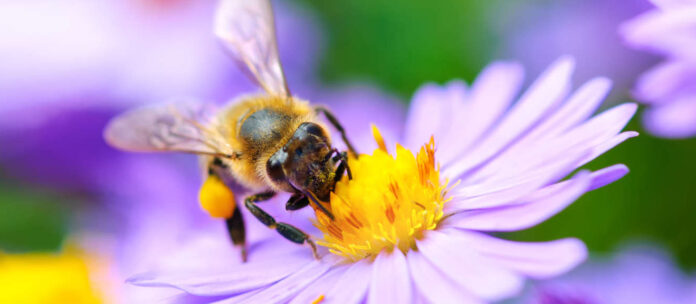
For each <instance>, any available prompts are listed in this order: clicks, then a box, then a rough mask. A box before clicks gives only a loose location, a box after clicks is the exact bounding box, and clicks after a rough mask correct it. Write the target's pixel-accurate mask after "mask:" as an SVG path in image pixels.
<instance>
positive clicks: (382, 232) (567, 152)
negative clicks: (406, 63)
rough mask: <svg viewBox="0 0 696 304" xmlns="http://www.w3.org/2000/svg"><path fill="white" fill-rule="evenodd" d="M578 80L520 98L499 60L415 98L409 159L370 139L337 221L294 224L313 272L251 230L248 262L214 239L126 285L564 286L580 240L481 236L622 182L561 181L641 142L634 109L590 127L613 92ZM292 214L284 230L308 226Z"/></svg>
mask: <svg viewBox="0 0 696 304" xmlns="http://www.w3.org/2000/svg"><path fill="white" fill-rule="evenodd" d="M573 68H574V63H573V60H572V59H569V58H563V59H561V60H559V61H557V62H556V63H554V64H553V65H552V66H551V67H550V68H549V69H548V70H547V71H546V72H544V73H543V74H542V75H541V76H540V77H539V78H538V79H537V80H536V81H535V82H534V84H532V85H531V87H530V88H529V89H528V90H527V91H526V92H525V93H523V94H522V95H521V96H520V97H517V95H518V92H519V89H520V86H521V83H522V78H523V75H522V74H523V70H522V68H521V67H520V66H519V65H517V64H514V63H506V62H498V63H494V64H492V65H490V66H489V67H488V68H486V69H485V70H484V71H483V72H482V73H481V75H480V76H479V77H478V79H477V80H476V81H475V82H474V83H473V85H472V86H471V87H468V86H467V85H465V84H464V83H462V82H456V81H455V82H451V83H449V84H447V85H445V86H437V85H426V86H424V87H423V88H421V89H420V90H419V91H418V92H417V93H416V94H415V97H414V98H413V101H412V105H411V109H410V111H409V115H408V118H407V122H406V124H405V126H404V129H403V134H402V137H401V141H400V142H402V143H403V144H404V146H405V147H406V148H404V147H400V146H398V147H397V148H396V152H395V153H394V155H392V154H389V153H388V151H389V150H392V151H393V150H394V149H393V148H390V147H388V146H387V145H386V144H385V142H384V141H383V140H382V137H381V136H380V134H379V132H375V138H376V139H377V140H376V141H377V144H378V147H379V148H378V149H377V150H375V152H374V153H373V154H371V155H367V154H366V155H362V156H360V158H358V159H354V160H352V161H351V168H352V170H354V171H353V172H354V176H353V179H352V180H350V181H349V180H347V178H344V179H343V180H342V181H341V182H339V183H338V184H337V186H336V190H335V192H334V194H333V195H332V198H331V204H330V206H328V207H329V208H331V211H332V212H333V213H334V215H335V220H333V221H332V220H329V219H328V218H327V217H326V216H325V215H324V214H323V213H317V214H316V216H317V219H316V221H315V222H314V224H315V228H312V227H309V226H308V225H306V224H305V225H302V223H306V222H307V221H300V226H302V227H303V228H304V229H306V230H307V231H308V232H310V233H311V234H313V235H321V236H322V237H319V240H318V243H319V244H321V245H322V246H323V247H324V250H323V251H321V252H320V253H321V256H322V258H321V259H320V260H315V259H313V258H312V254H311V252H310V250H309V249H308V248H304V247H300V246H297V245H294V244H291V243H289V242H287V241H285V240H283V239H282V238H280V237H278V236H277V235H275V234H273V233H272V231H266V232H265V233H263V231H262V230H257V229H259V227H260V224H258V223H254V221H248V222H249V223H248V225H249V226H252V227H254V229H253V230H254V231H258V232H256V233H257V234H256V235H254V236H251V237H249V239H250V244H251V246H250V249H249V252H250V254H249V261H248V262H247V263H245V264H242V263H240V262H239V252H237V251H235V249H233V248H232V247H231V246H229V244H228V242H227V241H225V234H224V231H222V229H220V231H218V232H217V234H216V235H210V234H205V233H203V234H201V235H200V236H198V237H194V238H192V239H191V240H190V242H189V243H188V244H187V245H185V246H182V247H181V248H180V249H179V251H172V252H171V254H169V255H168V256H166V257H162V260H161V263H160V264H159V265H155V266H153V269H152V271H150V272H147V273H144V274H141V275H138V276H135V277H133V278H131V279H130V282H131V283H133V284H136V285H139V286H147V287H173V288H176V289H179V290H181V291H183V292H184V293H183V294H184V295H185V296H186V297H187V299H189V300H190V299H192V297H193V298H195V299H198V300H201V301H209V302H212V301H217V300H221V301H220V303H237V302H241V303H283V302H288V301H289V302H291V303H310V302H312V301H325V302H329V303H334V302H340V303H358V302H363V301H367V302H370V303H408V302H419V301H420V302H433V303H445V302H452V303H469V302H473V303H477V302H484V301H493V300H499V299H503V298H506V297H510V296H512V295H515V294H517V293H518V292H520V290H521V288H522V285H523V282H524V279H525V278H550V277H553V276H556V275H559V274H562V273H564V272H566V271H568V270H569V269H571V268H573V267H575V266H576V265H577V264H578V263H580V262H581V261H583V260H584V259H585V256H586V249H585V246H584V245H583V243H582V242H581V241H579V240H577V239H573V238H568V239H562V240H556V241H551V242H540V243H521V242H513V241H507V240H503V239H499V238H496V237H493V236H491V235H490V234H489V233H493V232H505V231H516V230H521V229H525V228H528V227H531V226H534V225H536V224H538V223H540V222H542V221H544V220H546V219H547V218H549V217H551V216H552V215H554V214H556V213H557V212H559V211H561V210H563V209H564V208H565V207H566V206H567V205H569V204H570V203H572V202H573V201H574V200H575V199H577V198H578V197H579V196H581V195H582V194H584V193H585V192H588V191H591V190H593V189H596V188H599V187H602V186H604V185H606V184H609V183H611V182H613V181H615V180H617V179H619V178H621V177H622V176H623V175H625V174H626V173H627V172H628V169H627V168H626V167H625V166H623V165H614V166H611V167H608V168H604V169H601V170H598V171H596V172H588V171H581V172H579V173H577V174H575V175H573V176H572V177H570V178H568V179H566V180H563V181H561V180H562V179H563V178H564V177H566V176H567V175H568V174H570V173H571V172H573V171H574V170H575V169H577V168H578V167H580V166H582V165H584V164H585V163H587V162H588V161H590V160H592V159H594V158H595V157H597V156H599V155H601V154H602V153H604V152H605V151H607V150H609V149H611V148H613V147H614V146H616V145H617V144H619V143H621V142H623V141H624V140H626V139H627V138H630V137H633V136H635V135H636V133H635V132H621V130H622V129H623V127H624V126H625V124H626V123H627V122H628V121H629V120H630V119H631V117H632V116H633V114H634V113H635V110H636V106H635V105H634V104H623V105H619V106H616V107H614V108H612V109H610V110H607V111H605V112H603V113H601V114H599V115H596V116H592V114H593V112H594V111H595V110H596V109H597V107H598V106H599V105H600V103H601V102H602V100H603V99H604V97H605V96H606V94H607V93H608V91H609V88H610V81H609V80H607V79H605V78H596V79H593V80H591V81H589V82H588V83H586V84H585V85H583V86H582V87H580V88H579V89H578V90H576V91H575V92H573V93H571V92H570V89H571V84H570V77H571V74H572V71H573ZM387 127H388V126H387ZM390 132H391V134H395V133H399V131H390ZM432 138H434V141H432ZM429 139H431V141H430V142H429V143H428V140H429ZM423 143H428V144H426V145H425V146H422V145H423ZM409 149H410V150H409ZM417 149H420V150H417ZM361 150H362V149H361ZM435 150H437V153H436V152H435ZM363 151H364V150H363ZM411 151H420V152H418V153H417V154H415V153H413V152H411ZM282 199H284V198H280V200H282ZM276 202H277V201H276ZM266 204H267V205H266V206H272V205H273V204H272V203H271V202H269V203H266ZM276 205H280V203H278V204H276ZM271 213H272V214H273V215H276V212H271ZM278 213H280V212H278ZM280 214H282V213H280ZM300 214H301V215H300V216H297V215H296V214H293V215H292V216H291V218H289V219H288V220H292V218H297V217H310V216H312V215H311V214H310V213H300ZM280 217H281V218H282V217H283V216H282V215H280ZM248 218H251V217H248ZM286 218H287V216H286ZM317 229H318V230H317Z"/></svg>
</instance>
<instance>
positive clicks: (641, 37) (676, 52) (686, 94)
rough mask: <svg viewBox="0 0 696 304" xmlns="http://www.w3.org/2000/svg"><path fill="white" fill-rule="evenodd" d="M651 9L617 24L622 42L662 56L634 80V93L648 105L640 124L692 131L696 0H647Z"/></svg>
mask: <svg viewBox="0 0 696 304" xmlns="http://www.w3.org/2000/svg"><path fill="white" fill-rule="evenodd" d="M652 2H653V4H655V6H656V7H655V8H654V9H653V10H651V11H648V12H647V13H644V14H642V15H639V16H637V17H635V18H634V19H632V20H630V21H628V22H627V23H625V24H624V25H623V26H622V27H621V33H622V35H623V37H624V39H625V40H626V42H627V43H628V44H629V45H630V46H632V47H634V48H637V49H640V50H644V51H649V52H653V53H656V54H659V55H662V56H664V57H666V59H665V61H664V62H662V63H660V64H659V65H657V66H655V67H654V68H652V69H650V70H649V71H647V72H645V73H644V74H643V75H642V76H641V77H640V79H639V80H638V82H637V83H636V86H635V89H634V94H635V96H636V98H638V99H639V100H640V101H642V102H644V103H645V104H647V105H649V106H650V107H649V108H648V109H647V110H646V112H645V114H644V116H643V123H644V124H645V127H646V129H647V130H648V131H650V132H651V133H653V134H655V135H657V136H662V137H667V138H684V137H690V136H693V135H696V77H695V75H696V3H694V2H693V1H681V0H653V1H652Z"/></svg>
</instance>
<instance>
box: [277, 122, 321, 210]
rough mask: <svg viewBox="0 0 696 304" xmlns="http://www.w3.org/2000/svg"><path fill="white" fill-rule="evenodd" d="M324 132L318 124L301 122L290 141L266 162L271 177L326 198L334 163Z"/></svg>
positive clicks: (302, 190)
mask: <svg viewBox="0 0 696 304" xmlns="http://www.w3.org/2000/svg"><path fill="white" fill-rule="evenodd" d="M332 151H333V150H332V148H331V143H330V140H329V137H328V135H327V132H326V131H325V130H324V128H322V127H321V126H320V125H318V124H315V123H312V122H305V123H302V124H301V125H300V126H299V127H297V130H295V133H294V134H293V135H292V137H291V138H290V140H288V142H287V143H286V144H285V146H283V148H282V149H280V150H278V151H277V152H276V153H275V154H273V155H272V156H271V157H270V158H269V159H268V162H267V163H266V171H267V173H268V176H269V177H270V178H271V180H272V181H273V182H274V183H276V184H279V185H283V184H286V185H288V186H290V187H291V188H294V190H299V191H300V192H303V193H306V192H311V193H313V194H314V195H316V196H317V198H319V199H320V200H323V201H328V199H329V193H330V192H331V190H332V188H333V181H334V176H335V172H334V170H335V168H334V167H335V164H334V161H333V160H332V159H331V155H332Z"/></svg>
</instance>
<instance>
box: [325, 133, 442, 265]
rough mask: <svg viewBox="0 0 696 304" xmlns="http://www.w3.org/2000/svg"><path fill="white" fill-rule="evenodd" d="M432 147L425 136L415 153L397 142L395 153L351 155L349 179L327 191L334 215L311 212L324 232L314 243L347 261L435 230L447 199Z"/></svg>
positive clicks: (404, 247)
mask: <svg viewBox="0 0 696 304" xmlns="http://www.w3.org/2000/svg"><path fill="white" fill-rule="evenodd" d="M434 147H435V144H434V140H433V139H431V140H430V142H429V143H427V144H426V145H424V146H423V147H422V148H421V149H420V151H419V152H418V154H417V155H414V154H413V153H412V152H411V151H409V150H407V149H406V148H404V147H402V146H399V145H397V148H396V155H395V156H392V155H390V154H388V153H387V152H386V149H377V150H375V151H374V152H373V154H372V155H361V156H360V157H359V158H357V159H355V158H351V159H350V160H349V165H350V168H351V170H352V172H353V179H352V180H351V179H348V178H347V177H344V178H343V179H342V180H341V181H339V182H338V183H336V187H335V190H334V192H333V193H331V201H330V207H329V208H330V209H331V212H332V213H333V215H334V216H335V219H334V220H333V221H332V220H331V219H329V218H328V217H327V216H325V215H324V214H322V213H320V212H317V221H316V222H315V225H316V226H317V227H318V228H319V229H320V230H321V231H322V232H323V234H324V238H323V240H322V241H320V242H318V244H319V245H321V246H325V247H327V248H328V249H329V250H330V251H331V252H333V253H334V254H338V255H341V256H344V257H346V258H349V259H351V260H360V259H363V258H368V257H372V256H374V255H376V254H378V253H379V252H381V251H383V250H395V249H399V250H401V251H402V252H404V253H405V252H407V251H408V250H409V249H411V248H413V247H414V246H415V240H416V239H418V238H420V237H421V236H422V233H423V231H425V230H431V229H435V227H436V226H437V224H438V222H439V221H440V219H442V216H443V211H442V210H443V205H444V204H445V202H446V201H447V199H446V198H445V188H446V187H447V183H446V182H442V181H440V174H439V168H438V167H437V164H436V162H435V148H434Z"/></svg>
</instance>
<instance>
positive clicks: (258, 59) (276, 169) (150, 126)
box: [104, 0, 357, 260]
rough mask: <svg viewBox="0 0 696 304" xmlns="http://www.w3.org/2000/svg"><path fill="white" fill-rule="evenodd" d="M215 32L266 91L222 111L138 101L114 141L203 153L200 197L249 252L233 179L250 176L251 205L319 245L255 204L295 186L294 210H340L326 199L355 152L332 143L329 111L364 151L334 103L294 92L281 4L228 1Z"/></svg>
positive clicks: (298, 238)
mask: <svg viewBox="0 0 696 304" xmlns="http://www.w3.org/2000/svg"><path fill="white" fill-rule="evenodd" d="M215 34H216V36H217V37H218V38H219V40H220V41H221V42H222V44H223V46H224V47H225V49H226V50H228V51H229V52H230V53H231V54H232V55H233V56H232V57H233V58H234V59H236V60H237V61H238V62H239V63H240V66H242V67H243V70H244V71H245V72H247V74H248V75H250V76H251V77H250V78H252V80H255V82H256V83H257V84H258V85H259V86H260V87H261V88H262V89H263V91H264V93H261V94H256V95H248V96H242V97H239V98H237V99H236V100H235V101H232V102H230V103H229V104H228V105H226V106H224V107H222V108H221V109H219V110H217V111H214V110H213V109H211V108H210V106H209V105H202V104H171V105H163V106H150V107H144V108H140V109H135V110H132V111H130V112H126V113H124V114H121V115H120V116H118V117H116V118H114V119H113V120H112V121H111V122H110V123H109V124H108V126H107V127H106V129H105V131H104V137H105V139H106V141H107V142H108V143H109V144H110V145H112V146H114V147H116V148H119V149H123V150H127V151H139V152H155V151H170V152H185V153H193V154H198V155H200V156H201V162H202V163H203V164H204V169H205V174H206V180H205V182H204V183H203V186H202V187H201V191H200V197H199V199H200V203H201V205H202V207H203V208H204V209H205V210H206V211H208V213H209V214H210V215H211V216H213V217H216V218H224V219H225V220H226V223H227V228H228V231H229V235H230V238H231V239H232V242H233V244H234V245H237V246H241V247H242V250H241V252H242V259H243V260H246V255H247V253H246V241H245V231H244V220H243V217H242V213H241V212H240V209H239V208H238V205H237V204H236V201H235V196H234V193H233V192H232V190H231V189H232V188H234V185H241V186H243V188H246V189H247V190H250V191H255V192H256V193H257V194H254V195H251V196H248V197H246V198H245V199H244V207H245V208H247V209H248V210H249V211H250V212H251V214H253V215H254V217H256V218H257V219H258V220H259V221H261V222H262V223H263V224H264V225H266V226H268V227H269V228H272V229H275V230H276V231H277V232H278V233H279V234H281V235H282V236H283V237H285V238H287V239H288V240H290V241H292V242H295V243H298V244H308V245H309V246H310V247H311V249H312V253H313V254H314V256H315V257H316V256H317V253H316V245H315V244H314V242H313V241H312V240H311V239H310V237H309V236H308V235H307V234H306V233H304V232H303V231H301V230H300V229H298V228H296V227H294V226H292V225H289V224H287V223H281V222H276V220H275V219H274V218H273V217H272V216H271V215H269V214H268V213H266V212H265V211H263V210H262V209H261V208H260V207H259V206H258V205H257V204H256V203H258V202H261V201H264V200H268V199H270V198H272V197H273V196H274V195H275V194H276V193H278V192H289V193H291V194H292V196H291V197H290V199H289V200H288V202H287V203H286V209H287V210H297V209H300V208H303V207H306V206H308V205H310V204H311V205H312V207H313V208H314V209H315V210H317V212H323V213H325V214H326V215H327V216H328V217H329V218H333V215H332V214H331V212H330V211H329V210H328V209H327V208H326V206H325V205H327V204H328V200H329V195H330V193H331V191H332V190H333V187H334V185H335V183H336V182H337V181H338V180H340V179H341V178H342V177H343V175H344V174H347V176H348V178H351V173H350V168H349V167H348V161H347V155H348V153H347V152H345V151H344V152H339V151H338V150H337V149H336V148H333V147H332V145H331V138H330V135H329V132H328V131H327V127H326V126H325V125H324V123H322V122H321V121H320V120H319V115H320V114H323V115H324V116H325V117H326V119H327V120H328V122H329V123H330V124H332V125H333V127H334V128H336V129H337V131H338V132H339V133H340V134H341V137H342V139H343V141H344V142H345V144H346V146H347V147H348V150H349V151H350V152H351V153H353V154H354V155H357V153H356V152H355V149H354V148H353V145H352V144H351V143H350V141H349V140H348V139H347V137H346V133H345V130H344V129H343V127H342V126H341V124H340V123H339V122H338V120H337V119H336V117H335V116H334V115H333V114H332V113H331V112H330V111H329V110H328V109H327V108H325V107H321V106H311V105H310V104H309V103H308V102H307V101H304V100H301V99H299V98H297V97H294V96H292V95H291V94H290V90H289V89H288V87H287V83H286V82H285V76H284V74H283V69H282V66H281V64H280V59H279V56H278V48H277V42H276V38H275V25H274V21H273V12H272V8H271V4H270V2H269V1H268V0H222V1H221V2H220V6H219V7H218V10H217V14H216V17H215Z"/></svg>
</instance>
